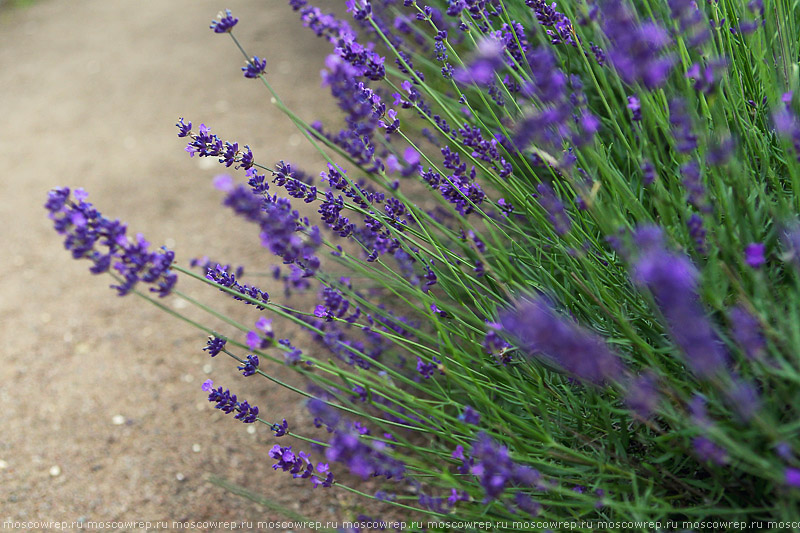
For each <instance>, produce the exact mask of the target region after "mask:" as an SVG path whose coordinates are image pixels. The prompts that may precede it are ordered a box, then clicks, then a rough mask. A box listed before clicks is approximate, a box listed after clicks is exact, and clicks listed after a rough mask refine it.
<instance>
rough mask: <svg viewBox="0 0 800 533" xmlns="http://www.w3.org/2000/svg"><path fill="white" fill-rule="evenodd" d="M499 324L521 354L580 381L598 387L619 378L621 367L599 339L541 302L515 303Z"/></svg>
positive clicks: (615, 357) (504, 313)
mask: <svg viewBox="0 0 800 533" xmlns="http://www.w3.org/2000/svg"><path fill="white" fill-rule="evenodd" d="M498 322H499V323H500V325H501V327H502V329H503V330H504V331H505V332H506V333H507V334H508V335H510V336H512V337H514V338H516V339H517V342H518V343H519V344H518V346H519V347H520V349H522V350H523V352H525V353H527V354H528V355H529V356H532V357H537V358H542V359H545V360H547V361H550V362H551V363H555V364H556V365H558V366H560V367H561V368H563V369H564V370H566V371H567V372H569V373H571V374H574V375H575V376H577V377H578V378H580V379H583V380H586V381H590V382H592V383H601V382H603V381H606V380H616V379H619V378H620V377H621V375H622V371H623V365H622V363H621V362H620V360H619V358H618V357H617V355H616V354H614V353H613V352H611V350H609V349H608V347H607V346H606V344H605V342H604V341H603V339H602V338H601V337H599V336H598V335H597V334H595V333H593V332H591V331H589V330H587V329H584V328H582V327H580V326H579V325H578V324H576V323H574V322H573V321H571V320H569V319H567V318H564V317H561V316H559V315H557V314H556V313H555V311H554V310H553V309H552V308H551V307H550V306H549V305H548V304H547V303H545V302H544V301H543V300H542V299H541V298H539V299H525V300H521V301H520V302H517V304H516V307H515V308H514V309H511V310H509V311H505V312H503V313H501V315H500V317H499V319H498Z"/></svg>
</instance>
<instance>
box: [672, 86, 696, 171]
mask: <svg viewBox="0 0 800 533" xmlns="http://www.w3.org/2000/svg"><path fill="white" fill-rule="evenodd" d="M669 123H670V124H671V125H672V134H673V136H674V137H675V141H676V144H675V149H676V150H677V151H678V152H680V153H682V154H687V153H689V152H691V151H692V150H694V149H695V148H697V135H695V134H694V132H693V131H692V117H690V116H689V112H688V110H687V109H686V102H684V101H683V100H680V99H674V100H670V102H669ZM689 165H695V166H696V165H697V163H696V162H694V161H692V162H691V163H689V164H688V165H684V168H685V167H688V166H689ZM698 174H699V170H698Z"/></svg>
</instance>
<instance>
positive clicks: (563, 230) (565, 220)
mask: <svg viewBox="0 0 800 533" xmlns="http://www.w3.org/2000/svg"><path fill="white" fill-rule="evenodd" d="M536 190H537V191H538V192H539V205H541V206H542V208H543V209H544V210H545V211H546V212H547V218H548V219H549V220H550V223H551V224H553V229H555V231H556V233H558V234H559V235H561V236H563V235H566V234H567V233H569V230H570V228H571V227H572V221H571V220H570V219H569V216H568V215H567V212H566V210H565V209H564V204H563V203H562V202H561V200H560V199H559V198H558V196H556V193H555V191H554V190H553V188H552V187H551V186H550V185H549V184H547V183H540V184H539V185H537V186H536Z"/></svg>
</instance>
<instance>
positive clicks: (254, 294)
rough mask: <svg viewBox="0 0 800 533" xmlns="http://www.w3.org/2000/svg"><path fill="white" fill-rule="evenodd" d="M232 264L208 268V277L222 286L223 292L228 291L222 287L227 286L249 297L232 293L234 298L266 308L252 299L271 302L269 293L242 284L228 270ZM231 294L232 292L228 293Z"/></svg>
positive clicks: (258, 307) (259, 307)
mask: <svg viewBox="0 0 800 533" xmlns="http://www.w3.org/2000/svg"><path fill="white" fill-rule="evenodd" d="M229 269H230V266H227V268H226V267H223V266H222V265H219V264H218V265H217V266H216V267H214V268H208V270H207V271H206V279H209V280H211V281H213V282H214V283H216V284H217V285H219V286H220V290H221V291H222V292H226V293H227V292H228V291H226V290H224V289H223V288H222V287H227V288H229V289H233V290H235V291H237V292H239V293H241V294H242V295H243V296H246V297H247V298H248V299H247V300H246V299H244V298H241V297H239V296H236V295H235V294H234V295H231V296H232V297H233V299H234V300H239V301H240V302H244V303H246V304H248V305H255V306H256V308H257V309H264V308H265V307H264V306H263V305H259V304H257V303H253V302H252V301H250V300H256V301H261V302H263V303H265V304H266V303H269V294H267V293H266V292H264V291H262V290H261V289H259V288H258V287H255V286H252V287H251V286H249V285H242V284H241V283H239V282H238V281H237V280H236V274H229V273H228V270H229ZM228 294H230V293H228Z"/></svg>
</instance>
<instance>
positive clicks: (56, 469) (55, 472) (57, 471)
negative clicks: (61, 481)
mask: <svg viewBox="0 0 800 533" xmlns="http://www.w3.org/2000/svg"><path fill="white" fill-rule="evenodd" d="M50 475H51V476H53V477H57V476H60V475H61V467H60V466H58V465H55V466H51V467H50Z"/></svg>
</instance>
